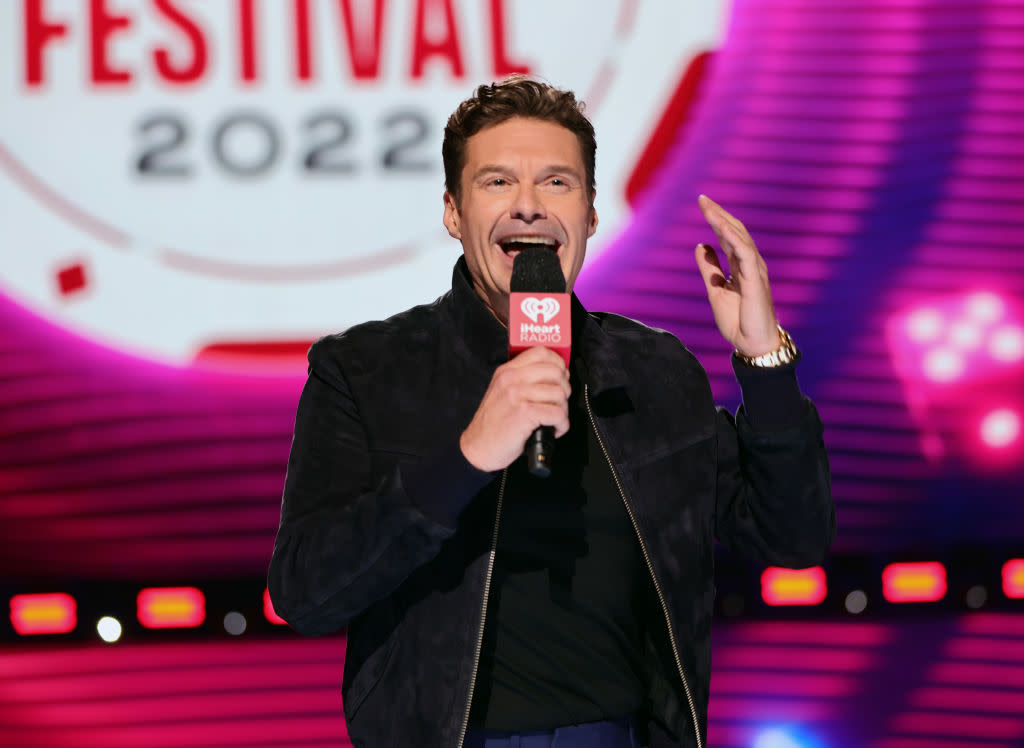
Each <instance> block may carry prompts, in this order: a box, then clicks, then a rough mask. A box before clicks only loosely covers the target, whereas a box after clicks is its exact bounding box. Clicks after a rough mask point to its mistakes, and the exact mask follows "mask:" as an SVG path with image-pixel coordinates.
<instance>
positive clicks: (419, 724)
mask: <svg viewBox="0 0 1024 748" xmlns="http://www.w3.org/2000/svg"><path fill="white" fill-rule="evenodd" d="M573 305H574V308H573V315H574V320H580V321H581V323H579V324H577V322H575V321H574V328H576V327H578V328H579V332H578V334H575V335H574V340H573V348H574V352H575V355H581V356H582V357H583V361H584V362H585V368H586V371H587V376H586V392H585V396H586V401H587V404H588V408H589V414H590V419H591V424H575V425H574V427H591V428H596V429H597V433H598V435H599V438H600V441H601V443H602V444H603V446H604V447H605V450H606V451H607V453H608V458H609V460H610V461H611V463H612V465H613V468H614V473H615V475H616V477H617V478H618V482H619V483H620V489H621V493H622V494H623V499H624V501H625V502H626V504H627V508H628V509H629V513H630V515H631V517H632V519H633V521H634V524H635V527H636V531H637V533H638V537H639V539H640V542H641V548H642V549H643V551H644V555H645V558H646V559H647V562H648V565H649V567H650V569H651V571H652V574H653V577H654V580H655V588H656V590H657V593H658V595H657V597H658V599H657V600H655V601H653V603H652V606H653V608H654V610H653V612H652V614H653V615H655V616H657V618H656V620H662V621H665V622H666V625H665V626H663V627H660V629H659V627H650V628H652V629H655V630H656V631H657V630H661V632H662V635H661V636H654V637H653V638H652V639H651V640H650V641H649V642H648V652H649V664H650V667H651V673H652V677H651V683H650V692H649V699H648V705H647V708H646V709H645V712H644V714H643V715H642V717H643V728H644V729H645V730H646V731H647V733H648V735H649V739H650V741H651V745H652V748H653V747H655V746H670V745H672V746H697V745H701V746H702V745H704V744H705V737H706V730H707V705H708V690H709V679H710V672H711V641H710V625H711V611H712V603H713V600H714V595H715V591H714V586H713V584H712V571H713V537H717V538H718V539H719V540H720V541H722V542H723V543H724V544H725V545H726V546H728V547H730V548H731V549H733V550H735V551H736V552H739V553H741V554H743V555H744V556H746V557H748V558H752V559H754V560H757V561H759V562H762V563H765V564H771V565H776V566H786V567H793V568H802V567H807V566H812V565H814V564H817V563H819V562H821V560H822V558H823V556H824V555H825V553H826V551H827V549H828V547H829V545H830V543H831V541H832V538H833V536H834V534H835V515H834V510H833V503H832V497H831V492H830V485H829V469H828V462H827V457H826V454H825V448H824V444H823V441H822V425H821V421H820V420H819V418H818V414H817V411H816V410H815V408H814V406H813V405H812V404H811V403H810V401H808V400H806V398H803V397H802V396H800V397H799V399H798V400H796V411H797V412H796V413H794V414H792V418H791V419H790V423H789V424H788V425H787V426H786V428H784V429H782V430H777V431H768V432H762V431H755V430H754V429H753V428H752V427H751V425H750V423H749V422H748V419H747V417H746V414H745V411H744V407H746V406H744V407H741V408H740V411H739V412H738V414H737V418H736V419H733V417H732V416H730V415H729V414H728V413H727V412H725V411H724V410H722V409H716V408H715V406H714V404H713V402H712V398H711V390H710V387H709V385H708V380H707V376H706V374H705V372H704V370H703V369H702V367H701V366H700V364H699V363H698V362H697V360H696V359H695V358H694V357H693V355H692V354H690V352H689V351H687V350H686V349H685V348H684V347H683V346H682V345H681V344H680V343H679V341H678V340H677V339H676V338H675V337H674V336H672V335H670V334H669V333H666V332H663V331H659V330H654V329H651V328H648V327H645V326H643V325H641V324H639V323H637V322H634V321H631V320H628V319H625V318H622V317H618V316H615V315H610V314H593V313H587V312H586V311H585V310H584V309H583V308H582V306H581V305H579V302H578V301H577V300H576V299H575V297H574V299H573ZM506 359H507V333H506V331H505V329H504V328H503V327H502V326H501V325H500V324H499V323H498V322H497V320H496V319H495V318H494V317H493V316H492V315H491V314H490V313H489V312H488V311H487V309H486V307H484V305H483V304H482V302H481V301H480V300H479V298H478V297H477V296H476V294H475V293H474V292H473V290H472V288H471V287H470V285H469V282H468V279H467V277H466V273H465V269H464V262H463V261H461V260H460V262H459V265H458V266H457V267H456V271H455V274H454V280H453V287H452V290H451V291H450V292H449V293H447V294H445V295H444V296H442V297H441V298H440V299H438V300H437V301H436V302H434V303H433V304H430V305H426V306H420V307H415V308H413V309H410V310H409V311H406V312H403V313H402V314H399V315H397V316H395V317H392V318H390V319H388V320H385V321H382V322H371V323H366V324H362V325H359V326H356V327H353V328H351V329H349V330H347V331H346V332H344V333H341V334H338V335H332V336H329V337H325V338H322V339H321V340H319V341H317V343H315V344H314V345H313V347H312V348H311V349H310V352H309V364H310V369H309V379H308V381H307V383H306V386H305V388H304V390H303V393H302V396H301V399H300V401H299V407H298V412H297V416H296V424H295V438H294V441H293V444H292V450H291V456H290V458H289V461H288V475H287V479H286V483H285V490H284V499H283V505H282V510H281V526H280V529H279V531H278V535H277V540H276V542H275V545H274V555H273V559H272V561H271V564H270V571H269V580H268V583H269V588H270V595H271V598H272V600H273V603H274V608H275V610H276V611H277V612H278V614H280V615H281V616H282V617H283V618H284V619H285V620H287V621H288V622H289V623H290V624H291V625H292V626H293V627H294V628H295V629H297V630H298V631H300V632H302V633H305V634H310V635H318V634H325V633H329V632H334V631H337V630H339V629H341V628H343V627H345V626H348V643H347V651H346V661H345V674H344V683H343V686H342V693H343V702H344V710H345V716H346V720H347V724H348V730H349V735H350V737H351V739H352V742H353V743H354V744H355V745H357V746H366V747H367V748H407V746H440V747H443V748H457V746H459V743H460V739H461V736H462V735H463V731H464V729H465V724H466V722H465V721H466V719H467V718H468V714H469V698H470V694H471V693H472V689H473V684H474V679H475V676H476V666H477V658H478V656H479V646H480V638H481V636H482V632H483V623H484V616H483V612H484V610H485V608H486V595H487V586H488V580H489V574H490V569H491V562H492V553H493V550H492V549H493V547H494V539H495V537H496V532H497V531H498V528H499V527H500V522H496V517H498V518H500V512H499V511H498V507H499V501H500V494H501V486H502V482H503V478H502V474H501V473H495V474H491V473H484V472H481V471H478V470H476V469H475V468H473V467H472V466H471V465H470V464H469V463H468V462H467V461H466V460H465V458H464V457H463V456H462V453H461V451H460V450H459V447H458V438H459V435H460V434H461V432H462V431H463V430H464V429H465V427H466V426H467V425H468V424H469V422H470V420H471V419H472V416H473V414H474V413H475V411H476V408H477V406H478V405H479V403H480V401H481V399H482V397H483V394H484V391H485V390H486V389H487V385H488V383H489V382H490V378H491V375H492V373H493V371H494V369H495V368H496V367H497V366H498V365H500V364H501V363H503V362H504V361H505V360H506ZM789 375H790V376H791V375H792V372H791V371H790V372H789ZM746 376H747V377H748V378H749V377H757V376H779V374H778V373H772V372H768V373H762V372H760V371H754V372H748V373H747V374H746ZM783 376H785V374H784V373H783ZM794 381H795V380H794ZM741 382H742V380H741ZM744 392H745V394H746V387H744ZM695 727H696V730H699V735H700V737H699V738H698V737H697V736H696V734H695Z"/></svg>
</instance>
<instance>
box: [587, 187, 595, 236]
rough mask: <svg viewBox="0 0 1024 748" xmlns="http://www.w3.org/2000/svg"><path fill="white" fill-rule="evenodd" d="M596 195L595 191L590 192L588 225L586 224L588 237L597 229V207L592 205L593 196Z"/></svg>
mask: <svg viewBox="0 0 1024 748" xmlns="http://www.w3.org/2000/svg"><path fill="white" fill-rule="evenodd" d="M595 197H597V191H596V190H595V191H593V192H591V193H590V225H589V226H587V238H588V239H589V238H590V237H592V236H593V235H594V232H595V231H597V208H595V207H594V198H595Z"/></svg>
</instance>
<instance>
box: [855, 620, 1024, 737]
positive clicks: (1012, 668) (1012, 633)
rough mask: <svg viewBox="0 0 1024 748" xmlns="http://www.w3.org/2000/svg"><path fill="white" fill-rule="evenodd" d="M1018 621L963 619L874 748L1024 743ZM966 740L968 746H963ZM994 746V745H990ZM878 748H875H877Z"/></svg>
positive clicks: (1022, 640)
mask: <svg viewBox="0 0 1024 748" xmlns="http://www.w3.org/2000/svg"><path fill="white" fill-rule="evenodd" d="M1021 623H1022V622H1021V619H1020V617H1019V616H1013V615H1005V614H1000V613H977V614H974V615H970V616H964V617H963V618H962V619H960V621H959V622H958V624H957V626H956V631H955V632H954V634H953V635H952V636H950V637H948V638H947V639H946V640H945V641H944V642H943V644H942V647H941V650H940V651H939V652H938V653H937V656H935V657H934V658H933V662H932V663H931V664H930V665H929V666H928V668H927V669H926V670H925V673H924V678H922V679H921V682H920V683H919V684H918V685H917V686H916V687H915V688H913V689H911V690H910V691H909V692H908V693H907V694H906V695H905V697H904V703H903V705H902V707H903V708H902V709H901V710H900V711H899V712H898V713H897V714H896V715H895V716H893V717H892V718H891V719H890V720H889V721H888V724H887V725H886V732H887V733H888V734H889V735H892V736H893V737H889V738H886V739H885V740H883V741H881V742H880V743H879V744H878V745H877V748H934V746H937V745H951V746H952V745H958V746H959V745H981V743H979V742H968V741H978V740H984V741H986V742H985V743H984V745H985V746H991V748H1010V746H1019V745H1022V742H1020V741H1024V709H1022V705H1024V628H1022V627H1021ZM959 741H963V742H959ZM988 741H992V742H988ZM873 748H874V747H873Z"/></svg>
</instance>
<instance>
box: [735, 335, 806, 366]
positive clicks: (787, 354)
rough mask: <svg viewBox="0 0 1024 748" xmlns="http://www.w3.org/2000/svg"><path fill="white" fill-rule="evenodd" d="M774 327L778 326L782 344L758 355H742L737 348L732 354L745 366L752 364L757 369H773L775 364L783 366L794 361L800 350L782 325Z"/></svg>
mask: <svg viewBox="0 0 1024 748" xmlns="http://www.w3.org/2000/svg"><path fill="white" fill-rule="evenodd" d="M776 327H778V328H779V337H781V338H782V345H780V346H779V347H778V348H776V349H775V350H774V351H769V352H768V353H762V354H761V355H760V356H744V355H743V354H742V353H740V352H739V351H738V350H734V351H733V355H735V356H736V358H738V359H739V360H740V361H742V362H743V363H744V364H746V365H747V366H754V367H756V368H758V369H773V368H775V367H776V366H784V365H786V364H789V363H792V362H793V361H796V360H797V358H798V357H799V356H800V351H799V349H798V348H797V347H796V344H795V343H794V342H793V338H791V337H790V335H789V333H788V332H786V331H785V330H783V329H782V325H776Z"/></svg>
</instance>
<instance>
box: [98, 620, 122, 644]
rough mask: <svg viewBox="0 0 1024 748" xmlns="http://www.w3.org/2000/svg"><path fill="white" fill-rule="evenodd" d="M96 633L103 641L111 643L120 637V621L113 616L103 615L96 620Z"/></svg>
mask: <svg viewBox="0 0 1024 748" xmlns="http://www.w3.org/2000/svg"><path fill="white" fill-rule="evenodd" d="M96 633H97V634H99V635H100V639H102V640H103V641H105V642H107V643H108V644H113V643H114V642H116V641H117V640H118V639H120V638H121V622H120V621H119V620H117V619H116V618H114V617H113V616H103V618H101V619H100V620H98V621H97V622H96Z"/></svg>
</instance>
